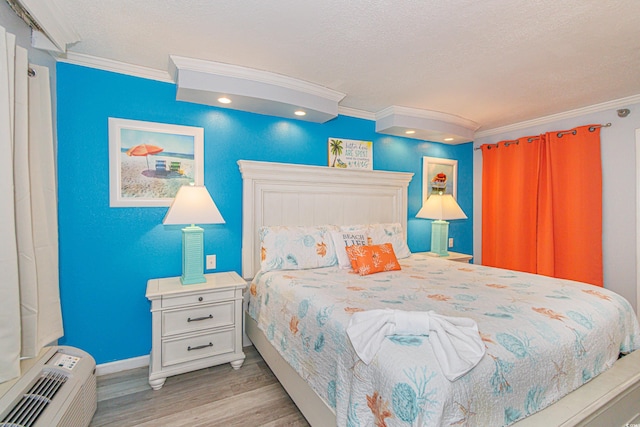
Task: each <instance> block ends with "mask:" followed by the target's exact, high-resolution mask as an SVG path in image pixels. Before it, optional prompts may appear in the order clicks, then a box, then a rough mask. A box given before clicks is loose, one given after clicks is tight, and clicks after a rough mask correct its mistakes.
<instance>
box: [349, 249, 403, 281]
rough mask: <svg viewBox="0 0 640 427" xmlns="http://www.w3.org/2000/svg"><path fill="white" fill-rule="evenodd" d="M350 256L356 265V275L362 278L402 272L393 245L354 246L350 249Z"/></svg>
mask: <svg viewBox="0 0 640 427" xmlns="http://www.w3.org/2000/svg"><path fill="white" fill-rule="evenodd" d="M349 255H350V257H351V259H352V260H353V261H354V262H355V264H356V268H355V271H356V273H358V274H359V275H361V276H366V275H368V274H373V273H380V272H382V271H395V270H400V264H399V263H398V259H397V258H396V255H395V253H394V252H393V245H392V244H391V243H384V244H382V245H370V246H358V245H353V246H350V247H349Z"/></svg>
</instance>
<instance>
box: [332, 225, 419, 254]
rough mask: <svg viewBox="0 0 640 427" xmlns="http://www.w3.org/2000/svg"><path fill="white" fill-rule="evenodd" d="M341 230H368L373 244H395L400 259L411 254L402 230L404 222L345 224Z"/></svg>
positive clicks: (394, 247)
mask: <svg viewBox="0 0 640 427" xmlns="http://www.w3.org/2000/svg"><path fill="white" fill-rule="evenodd" d="M340 230H342V231H352V230H366V232H367V234H368V235H369V237H370V238H371V244H374V245H380V244H382V243H391V244H393V249H394V251H395V254H396V256H397V257H398V259H402V258H407V257H409V256H411V251H410V250H409V246H407V239H406V238H405V235H404V231H403V230H402V224H400V223H399V222H395V223H382V224H360V225H343V226H341V227H340Z"/></svg>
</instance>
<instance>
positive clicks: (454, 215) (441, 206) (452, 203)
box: [416, 193, 467, 220]
mask: <svg viewBox="0 0 640 427" xmlns="http://www.w3.org/2000/svg"><path fill="white" fill-rule="evenodd" d="M416 217H417V218H427V219H439V220H443V219H466V218H467V216H466V215H465V214H464V212H463V211H462V209H461V208H460V205H458V202H456V199H454V198H453V196H452V195H451V194H439V193H432V194H431V195H430V196H429V198H428V199H427V200H426V201H425V202H424V205H422V208H421V209H420V210H419V211H418V214H417V215H416Z"/></svg>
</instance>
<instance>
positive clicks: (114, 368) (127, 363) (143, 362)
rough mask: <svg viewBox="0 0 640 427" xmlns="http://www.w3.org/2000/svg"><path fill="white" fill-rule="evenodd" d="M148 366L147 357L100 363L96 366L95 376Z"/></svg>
mask: <svg viewBox="0 0 640 427" xmlns="http://www.w3.org/2000/svg"><path fill="white" fill-rule="evenodd" d="M143 366H149V356H148V355H147V356H139V357H132V358H131V359H123V360H116V361H115V362H108V363H101V364H99V365H96V375H97V376H101V375H107V374H113V373H116V372H121V371H127V370H129V369H136V368H142V367H143Z"/></svg>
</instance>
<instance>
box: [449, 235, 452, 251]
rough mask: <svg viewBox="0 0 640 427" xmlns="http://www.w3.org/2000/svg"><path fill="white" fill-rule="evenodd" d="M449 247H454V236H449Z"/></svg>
mask: <svg viewBox="0 0 640 427" xmlns="http://www.w3.org/2000/svg"><path fill="white" fill-rule="evenodd" d="M449 247H450V248H452V247H453V237H449Z"/></svg>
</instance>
